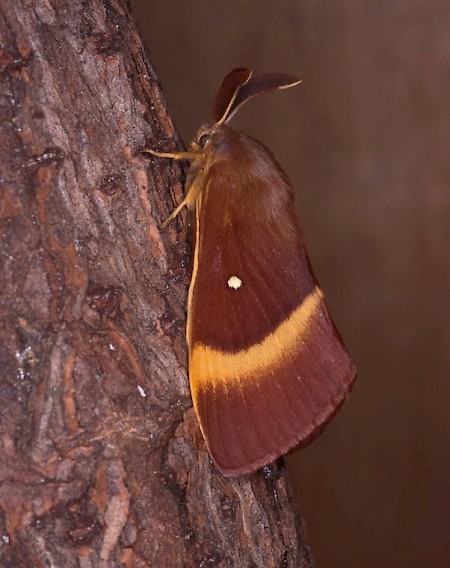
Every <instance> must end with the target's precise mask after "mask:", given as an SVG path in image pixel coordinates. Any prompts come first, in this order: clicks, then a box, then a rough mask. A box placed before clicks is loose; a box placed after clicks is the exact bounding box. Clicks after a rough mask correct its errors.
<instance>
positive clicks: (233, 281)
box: [228, 276, 242, 290]
mask: <svg viewBox="0 0 450 568" xmlns="http://www.w3.org/2000/svg"><path fill="white" fill-rule="evenodd" d="M241 286H242V280H241V279H240V278H239V276H230V277H229V278H228V288H232V289H233V290H237V289H238V288H240V287H241Z"/></svg>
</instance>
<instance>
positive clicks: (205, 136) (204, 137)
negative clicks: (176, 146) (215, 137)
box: [198, 134, 211, 148]
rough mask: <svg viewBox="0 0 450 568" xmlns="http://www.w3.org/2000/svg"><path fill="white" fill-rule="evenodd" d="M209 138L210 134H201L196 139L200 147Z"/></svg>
mask: <svg viewBox="0 0 450 568" xmlns="http://www.w3.org/2000/svg"><path fill="white" fill-rule="evenodd" d="M210 140H211V134H202V136H200V138H199V139H198V143H199V146H200V147H201V148H204V147H205V146H206V144H208V142H209V141H210Z"/></svg>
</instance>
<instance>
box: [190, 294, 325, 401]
mask: <svg viewBox="0 0 450 568" xmlns="http://www.w3.org/2000/svg"><path fill="white" fill-rule="evenodd" d="M322 298H323V294H322V291H321V290H320V288H319V287H318V286H317V287H316V288H315V290H314V291H313V292H311V294H309V296H307V297H306V298H305V300H304V301H303V302H302V303H301V304H300V306H299V307H298V308H297V309H296V310H294V311H293V312H292V314H291V315H290V316H289V317H288V318H287V319H286V320H284V321H283V322H282V323H281V324H280V325H279V326H278V327H277V328H276V329H275V331H273V332H272V333H270V334H269V335H268V336H267V337H265V338H264V339H263V340H262V341H260V342H259V343H257V344H256V345H252V346H251V347H249V348H248V349H243V350H242V351H238V352H236V353H226V352H224V351H219V350H216V349H211V348H210V347H206V346H205V345H202V344H201V343H197V344H196V345H195V346H194V348H193V350H192V353H191V355H190V362H189V375H190V381H191V389H192V391H193V393H195V391H196V390H197V389H198V387H199V386H200V385H202V386H204V385H205V384H206V383H208V384H210V386H214V385H219V384H222V385H224V386H225V385H229V384H230V383H232V382H233V381H239V380H242V379H245V378H247V377H250V376H255V375H257V374H258V371H261V370H262V369H267V367H273V366H277V365H278V364H280V363H282V361H283V359H285V358H286V357H287V356H289V353H291V352H293V351H294V349H295V346H296V344H297V343H298V342H299V341H300V340H301V339H302V338H304V337H305V336H306V334H307V333H308V326H309V323H310V321H311V318H312V316H313V315H314V314H315V313H316V312H317V310H318V308H319V305H320V303H321V301H322Z"/></svg>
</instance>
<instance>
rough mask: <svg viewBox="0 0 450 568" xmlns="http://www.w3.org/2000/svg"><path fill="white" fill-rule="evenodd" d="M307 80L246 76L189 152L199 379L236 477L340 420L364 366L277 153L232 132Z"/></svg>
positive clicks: (202, 401)
mask: <svg viewBox="0 0 450 568" xmlns="http://www.w3.org/2000/svg"><path fill="white" fill-rule="evenodd" d="M299 82H300V81H299V80H298V79H297V78H296V77H294V76H292V75H289V74H285V73H267V74H262V75H257V76H253V75H252V71H251V70H249V69H235V70H234V71H232V72H231V73H229V74H228V75H227V76H226V77H225V78H224V80H223V82H222V85H221V87H220V88H219V91H218V93H217V95H216V99H215V102H214V106H213V118H212V122H211V123H210V124H207V125H204V126H201V128H200V129H199V131H198V132H197V135H196V136H195V138H194V140H193V141H192V143H191V144H190V146H189V149H188V151H186V152H177V153H168V152H156V151H154V150H146V151H148V152H149V153H150V154H152V155H154V156H158V157H162V158H172V159H174V160H189V161H190V170H189V174H188V176H187V180H186V194H185V198H184V199H183V201H182V202H181V203H180V205H179V206H178V207H177V208H176V209H175V210H174V212H173V213H172V214H171V215H170V216H169V218H168V219H167V221H166V223H167V222H168V221H170V220H171V219H173V218H174V217H176V216H177V215H178V213H179V212H180V211H181V210H182V208H183V207H185V206H187V207H188V208H189V209H190V210H193V211H194V213H195V235H194V238H195V248H194V259H193V270H192V279H191V284H190V288H189V295H188V304H187V313H188V316H187V343H188V348H189V378H190V387H191V393H192V399H193V403H194V408H195V412H196V414H197V417H198V421H199V424H200V428H201V431H202V434H203V437H204V439H205V441H206V444H207V447H208V449H209V452H210V454H211V456H212V458H213V460H214V462H215V464H216V466H217V467H218V469H219V470H220V471H221V472H222V473H223V474H224V475H226V476H237V475H242V474H248V473H251V472H254V471H256V470H257V469H259V468H261V467H262V466H264V465H266V464H268V463H270V462H272V461H274V460H275V459H277V458H278V457H280V456H282V455H283V454H286V453H287V452H289V451H290V450H293V449H295V448H297V447H300V446H302V445H305V444H307V443H308V442H310V441H311V440H312V439H313V438H314V437H315V436H316V435H317V434H318V433H320V432H321V430H322V429H323V427H324V426H325V425H326V424H327V422H328V421H329V420H330V419H331V418H332V417H333V415H334V414H335V413H336V411H337V410H338V408H339V407H340V405H341V404H342V402H343V401H344V400H345V398H346V397H347V395H348V393H349V391H350V388H351V386H352V383H353V381H354V379H355V375H356V370H355V366H354V364H353V362H352V360H351V358H350V356H349V354H348V352H347V349H346V348H345V346H344V344H343V342H342V340H341V338H340V336H339V333H338V332H337V330H336V328H335V326H334V324H333V321H332V319H331V317H330V314H329V312H328V309H327V307H326V305H325V301H324V296H323V293H322V291H321V289H320V287H319V285H318V283H317V280H316V278H315V277H314V274H313V271H312V269H311V265H310V262H309V259H308V255H307V252H306V250H305V246H304V242H303V237H302V232H301V230H300V227H299V224H298V221H297V218H296V215H295V212H294V195H293V189H292V186H291V184H290V182H289V179H288V177H287V175H286V174H285V173H284V171H283V170H282V168H281V167H280V165H279V164H278V162H277V161H276V159H275V158H274V156H273V155H272V154H271V152H270V151H269V150H268V149H267V148H265V147H264V146H263V145H262V144H260V143H259V142H257V141H256V140H254V139H253V138H250V137H249V136H247V135H246V134H244V133H242V132H237V131H236V130H233V129H232V128H231V127H230V126H228V122H229V121H230V119H231V118H232V116H233V115H234V114H235V113H236V111H237V110H238V109H239V108H240V107H241V106H242V105H243V104H244V103H246V102H247V101H248V100H249V99H251V98H252V97H254V96H256V95H259V94H262V93H266V92H268V91H272V90H276V89H287V88H290V87H293V86H295V85H297V84H298V83H299Z"/></svg>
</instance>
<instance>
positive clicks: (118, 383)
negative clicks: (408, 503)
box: [0, 0, 312, 568]
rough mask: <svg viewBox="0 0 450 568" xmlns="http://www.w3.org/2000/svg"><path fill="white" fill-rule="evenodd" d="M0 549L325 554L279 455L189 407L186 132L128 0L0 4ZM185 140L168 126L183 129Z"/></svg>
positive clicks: (138, 558)
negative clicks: (253, 469) (222, 444)
mask: <svg viewBox="0 0 450 568" xmlns="http://www.w3.org/2000/svg"><path fill="white" fill-rule="evenodd" d="M0 35H1V38H0V41H1V47H0V82H1V85H0V105H1V106H0V137H1V138H0V159H1V172H0V183H1V193H0V220H1V238H2V241H1V245H0V247H1V249H0V250H1V262H2V266H1V273H0V281H1V283H0V286H1V303H0V335H1V337H0V365H1V382H0V397H1V407H0V409H1V410H0V412H1V414H0V416H1V423H0V435H1V444H2V448H1V457H0V465H1V469H0V476H1V478H0V481H1V486H0V507H1V510H0V535H1V540H0V564H1V566H5V567H13V566H14V567H27V568H29V567H34V566H36V567H41V566H42V567H43V566H52V567H57V568H59V567H65V568H70V567H80V566H81V567H95V566H105V567H106V566H130V567H132V566H133V567H141V566H152V567H163V568H171V567H181V566H188V567H190V566H193V567H197V566H237V567H239V566H258V567H264V568H268V567H272V566H273V567H275V566H276V567H281V566H285V567H288V566H300V567H310V566H312V562H311V559H310V556H309V553H308V548H307V546H306V544H305V542H304V537H303V533H302V531H301V526H300V523H299V522H298V520H296V517H295V514H294V512H293V509H292V503H291V499H290V490H289V484H288V481H287V477H286V472H285V469H284V467H283V465H282V464H281V465H280V464H278V465H274V466H271V467H270V468H266V469H265V470H264V471H262V472H258V473H256V474H255V475H252V476H247V477H241V478H237V479H231V480H230V479H226V478H224V477H223V476H222V475H221V474H220V473H219V472H218V471H217V470H216V469H215V468H214V466H213V464H212V463H211V460H210V458H209V455H208V453H207V450H206V448H205V444H204V442H203V439H202V436H201V434H200V431H199V428H198V425H197V421H196V418H195V415H194V414H193V411H192V408H191V400H190V396H189V388H188V380H187V374H186V361H187V356H186V346H185V340H184V324H185V303H186V290H187V285H188V278H189V274H188V270H187V268H186V267H189V262H188V261H189V246H188V242H187V240H186V234H187V231H186V230H185V229H184V227H185V225H183V224H180V222H179V221H177V222H174V223H172V225H171V226H170V227H169V228H168V229H166V230H164V231H160V229H159V226H160V223H161V220H162V219H164V217H166V216H167V214H168V212H169V211H170V210H171V209H172V208H173V206H174V203H175V202H179V200H180V199H181V197H182V185H181V180H182V173H183V172H182V171H181V170H180V168H179V166H178V165H176V164H174V163H172V162H171V161H163V160H150V159H149V158H148V157H146V156H145V155H143V154H142V150H143V148H145V147H146V146H152V147H156V146H158V143H159V142H160V141H161V140H165V141H170V140H173V141H174V142H172V146H173V148H175V147H179V144H178V141H177V137H176V134H175V132H174V128H173V125H172V122H171V120H170V117H169V116H168V114H167V110H166V108H165V103H164V100H163V98H162V95H161V92H160V90H159V86H158V83H157V78H156V76H155V73H154V71H153V69H152V68H151V66H150V65H149V63H148V60H147V58H146V55H145V53H144V50H143V47H142V43H141V39H140V37H139V35H138V33H137V31H136V27H135V24H134V22H133V20H132V18H131V17H130V13H129V8H128V6H127V3H126V2H125V1H122V0H103V1H102V0H84V1H81V0H58V1H55V0H36V1H33V2H30V1H28V0H3V2H2V4H1V6H0ZM169 146H170V142H169Z"/></svg>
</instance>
